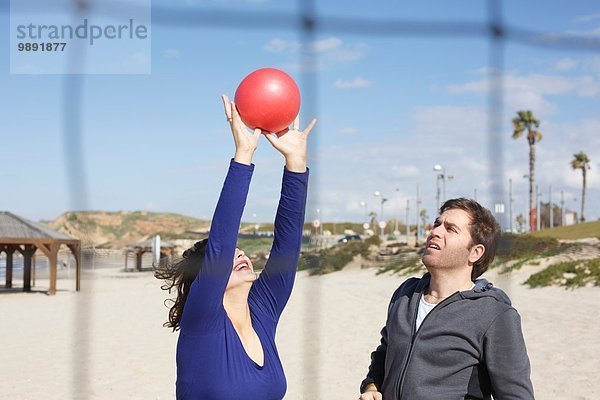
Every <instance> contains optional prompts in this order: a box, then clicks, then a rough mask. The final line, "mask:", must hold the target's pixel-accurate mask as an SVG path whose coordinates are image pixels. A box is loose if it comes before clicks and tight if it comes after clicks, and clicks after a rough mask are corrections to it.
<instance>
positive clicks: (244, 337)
mask: <svg viewBox="0 0 600 400" xmlns="http://www.w3.org/2000/svg"><path fill="white" fill-rule="evenodd" d="M222 98H223V104H224V106H225V114H226V116H227V120H228V121H229V123H230V125H231V131H232V133H233V138H234V142H235V155H234V158H233V160H231V163H230V165H229V171H228V173H227V177H226V178H225V183H224V184H223V188H222V190H221V196H220V198H219V201H218V203H217V207H216V210H215V214H214V216H213V219H212V224H211V228H210V234H209V237H208V239H205V240H203V241H200V242H197V243H196V244H195V245H194V246H193V247H192V248H190V249H188V250H186V251H185V252H184V253H183V259H182V260H181V261H179V262H178V263H176V264H174V265H167V266H163V267H159V269H158V270H157V273H156V276H157V277H158V278H159V279H165V280H166V284H165V285H163V287H162V288H163V289H165V290H170V289H171V288H176V289H177V298H176V299H175V300H174V304H173V306H172V307H171V310H170V312H169V321H168V322H167V323H166V324H165V326H167V327H171V328H173V330H178V329H180V330H181V331H180V334H179V340H178V343H177V384H176V392H177V399H194V400H196V399H198V400H199V399H202V400H211V399H215V400H216V399H218V400H223V399H228V400H234V399H261V400H270V399H272V400H280V399H282V398H283V396H284V394H285V391H286V380H285V375H284V372H283V367H282V365H281V361H280V360H279V355H278V352H277V348H276V346H275V331H276V328H277V323H278V322H279V317H280V315H281V313H282V311H283V308H284V307H285V305H286V303H287V300H288V298H289V296H290V294H291V291H292V287H293V285H294V278H295V274H296V266H297V263H298V257H299V254H300V246H301V242H302V227H303V224H304V211H305V206H306V191H307V184H308V170H307V168H306V139H307V136H308V134H309V133H310V131H311V130H312V128H313V126H314V124H315V123H316V120H313V121H312V122H311V123H310V124H309V125H308V127H307V128H306V129H305V130H304V131H300V130H299V122H298V119H296V121H294V124H293V126H292V129H289V130H286V131H284V132H280V133H279V134H278V135H275V134H265V137H266V138H267V140H268V141H269V142H270V143H271V144H272V145H273V147H274V148H275V149H276V150H278V151H279V152H280V153H281V154H282V155H283V156H284V158H285V168H284V171H283V183H282V187H281V197H280V200H279V206H278V209H277V215H276V217H275V236H274V240H273V246H272V248H271V252H270V255H269V260H268V262H267V265H266V266H265V269H264V271H262V273H261V274H260V276H258V278H257V276H256V274H255V272H254V269H253V266H252V262H251V261H250V259H249V258H248V257H247V256H246V254H245V253H244V252H243V251H242V250H240V249H238V248H236V242H237V236H238V230H239V226H240V220H241V217H242V212H243V210H244V205H245V203H246V197H247V194H248V188H249V185H250V180H251V178H252V172H253V170H254V164H252V156H253V154H254V151H255V150H256V146H257V144H258V140H259V138H260V136H261V134H262V132H261V131H260V129H255V130H254V132H253V133H249V132H248V130H247V129H246V127H245V126H244V124H243V122H242V121H241V119H240V117H239V115H238V113H237V110H236V107H235V104H234V103H233V102H230V101H229V99H228V98H227V97H226V96H223V97H222Z"/></svg>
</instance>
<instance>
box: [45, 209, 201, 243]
mask: <svg viewBox="0 0 600 400" xmlns="http://www.w3.org/2000/svg"><path fill="white" fill-rule="evenodd" d="M45 223H46V225H48V226H49V227H50V228H52V229H55V230H57V231H60V232H64V233H66V234H67V235H70V236H73V237H76V238H78V239H80V240H81V241H82V245H84V246H91V245H94V246H96V247H110V248H122V247H125V246H127V245H128V244H131V243H135V242H137V241H140V240H145V239H148V238H150V237H152V236H154V235H157V234H158V235H160V236H161V238H163V239H165V240H169V239H171V240H172V239H187V238H197V237H198V234H200V233H206V232H208V230H209V228H210V221H206V220H201V219H196V218H192V217H186V216H184V215H179V214H174V213H155V212H147V211H120V212H106V211H76V212H66V213H64V214H62V215H61V216H60V217H58V218H57V219H55V220H54V221H46V222H45Z"/></svg>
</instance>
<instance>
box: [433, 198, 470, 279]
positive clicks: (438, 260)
mask: <svg viewBox="0 0 600 400" xmlns="http://www.w3.org/2000/svg"><path fill="white" fill-rule="evenodd" d="M470 222H471V218H470V217H469V214H467V212H466V211H463V210H460V209H450V210H446V211H444V212H443V213H442V214H441V215H440V216H439V217H438V218H437V219H436V220H435V223H434V226H433V229H432V230H431V232H430V233H429V236H428V237H427V242H426V243H425V253H424V254H423V258H422V261H423V264H425V266H426V267H427V269H430V268H434V269H456V268H462V267H466V266H468V265H469V262H475V261H477V259H478V258H480V257H481V254H479V256H477V254H473V251H474V249H473V247H474V246H472V243H471V233H470V232H469V224H470Z"/></svg>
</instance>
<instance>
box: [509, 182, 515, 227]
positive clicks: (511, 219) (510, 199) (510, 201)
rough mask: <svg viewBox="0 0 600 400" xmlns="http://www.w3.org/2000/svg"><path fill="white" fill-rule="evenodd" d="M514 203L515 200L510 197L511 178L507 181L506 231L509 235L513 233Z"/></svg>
mask: <svg viewBox="0 0 600 400" xmlns="http://www.w3.org/2000/svg"><path fill="white" fill-rule="evenodd" d="M514 201H515V199H513V196H512V178H509V179H508V218H509V220H508V229H509V230H510V233H513V202H514Z"/></svg>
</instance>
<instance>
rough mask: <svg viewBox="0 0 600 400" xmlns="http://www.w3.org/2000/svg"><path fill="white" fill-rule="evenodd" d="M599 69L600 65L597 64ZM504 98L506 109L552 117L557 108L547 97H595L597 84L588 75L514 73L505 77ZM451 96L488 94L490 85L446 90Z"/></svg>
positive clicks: (480, 82)
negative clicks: (531, 111) (527, 110)
mask: <svg viewBox="0 0 600 400" xmlns="http://www.w3.org/2000/svg"><path fill="white" fill-rule="evenodd" d="M599 65H600V63H599ZM503 82H504V89H505V90H504V94H505V100H506V104H507V107H508V108H514V109H530V110H533V111H534V112H535V113H537V114H538V115H539V116H547V115H552V114H554V113H555V112H556V110H557V109H556V106H555V105H554V104H553V103H551V102H550V101H549V100H547V99H546V96H556V95H564V94H574V95H577V96H581V97H592V96H597V95H598V94H599V93H600V84H599V83H598V81H597V80H596V79H595V78H593V77H592V76H589V75H583V76H577V77H564V76H560V75H542V74H531V75H527V76H520V75H517V74H515V73H511V74H507V75H505V76H504V81H503ZM447 89H448V92H449V93H451V94H464V93H474V94H482V95H483V94H487V93H488V91H489V90H490V85H489V82H488V80H487V79H481V80H477V81H472V82H467V83H464V84H458V85H450V86H448V88H447Z"/></svg>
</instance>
